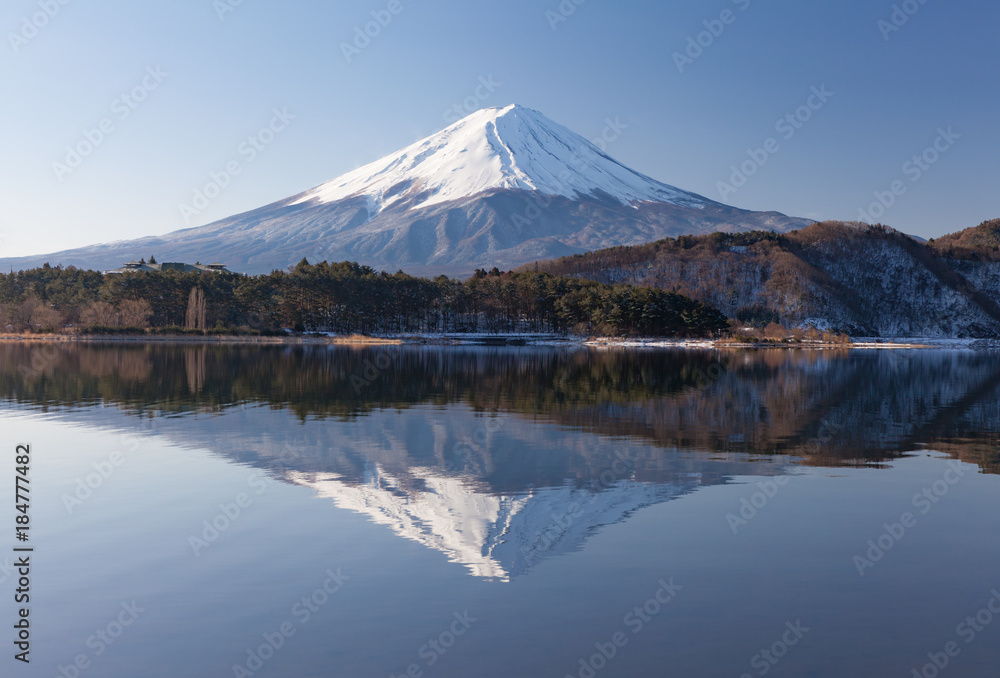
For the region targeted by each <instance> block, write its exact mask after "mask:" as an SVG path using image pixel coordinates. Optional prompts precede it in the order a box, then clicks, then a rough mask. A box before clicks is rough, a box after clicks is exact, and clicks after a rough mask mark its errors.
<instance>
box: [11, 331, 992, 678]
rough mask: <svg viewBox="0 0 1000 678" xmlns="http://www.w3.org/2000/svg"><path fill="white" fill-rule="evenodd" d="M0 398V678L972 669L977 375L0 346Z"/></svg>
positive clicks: (579, 353) (939, 360)
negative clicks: (19, 457)
mask: <svg viewBox="0 0 1000 678" xmlns="http://www.w3.org/2000/svg"><path fill="white" fill-rule="evenodd" d="M0 399H2V403H0V422H2V424H0V425H2V431H3V436H2V440H0V445H3V446H4V447H5V448H6V451H7V453H8V454H7V457H6V458H7V460H8V461H7V468H5V469H4V470H3V474H4V477H5V478H6V480H4V482H3V483H0V501H2V503H3V506H4V510H3V515H4V516H6V517H7V518H6V521H7V523H8V525H9V528H8V530H9V531H8V532H7V539H6V541H5V545H4V546H3V550H2V551H0V565H2V567H0V580H2V581H3V583H2V587H3V591H4V594H3V597H4V605H3V606H2V607H0V610H2V613H3V616H4V618H3V619H2V623H3V624H4V626H5V628H7V629H8V631H7V636H8V641H7V642H6V643H5V647H6V648H7V650H6V651H7V652H9V653H10V656H8V657H5V658H4V660H3V662H4V666H5V667H13V670H8V669H7V668H5V669H4V675H10V676H13V675H24V676H44V677H46V678H55V677H56V676H65V677H66V678H73V677H76V676H83V677H85V678H91V677H97V676H109V677H114V678H126V677H128V678H131V677H134V676H164V677H167V676H169V677H171V678H175V677H177V676H185V677H195V676H206V677H211V676H217V677H219V678H224V677H226V676H282V677H292V676H303V677H306V676H317V677H319V676H323V677H328V676H345V677H348V678H366V677H369V676H371V677H378V678H387V677H389V676H411V677H412V678H424V677H427V678H449V677H462V678H468V677H469V676H477V677H497V678H500V677H503V678H509V677H512V676H518V677H525V678H528V677H535V676H538V677H543V676H549V677H552V678H565V677H566V676H574V677H577V678H598V677H600V678H604V677H608V678H611V677H625V676H628V677H635V676H640V677H645V676H685V677H686V676H691V677H698V678H705V677H712V676H720V677H732V678H745V677H746V676H762V675H770V676H795V677H802V676H817V677H819V676H831V677H833V676H836V677H841V676H900V677H909V676H914V675H916V676H926V677H927V678H931V677H932V676H937V675H939V674H940V675H942V676H948V677H951V676H955V677H958V676H970V677H973V676H974V677H982V676H986V675H995V674H996V670H997V667H998V666H1000V642H998V641H1000V616H998V613H1000V538H998V535H1000V511H998V510H997V508H998V506H1000V501H998V500H1000V476H998V475H997V473H998V472H1000V454H998V447H997V443H998V437H1000V354H997V353H990V352H972V351H947V350H929V351H868V352H865V351H853V352H849V351H793V350H774V351H764V350H761V351H744V352H739V351H732V352H719V351H711V350H590V349H578V348H504V347H384V348H383V347H379V348H369V349H351V348H331V347H326V346H247V345H184V346H177V345H168V344H150V345H144V344H107V345H97V344H94V345H84V344H44V343H34V344H30V343H8V344H5V345H2V346H0ZM18 444H25V445H30V458H31V468H30V487H31V508H30V521H31V522H30V525H31V527H30V541H29V542H27V544H28V545H29V546H30V547H32V548H34V549H35V550H34V551H33V552H32V553H31V574H30V579H31V583H30V587H31V592H30V596H31V599H30V621H31V629H30V642H31V646H30V647H31V654H30V659H31V663H30V664H29V665H22V664H20V663H18V662H15V661H14V660H13V655H14V653H16V652H17V650H16V649H15V648H14V647H13V646H12V645H11V640H14V639H15V637H14V632H13V631H12V630H11V627H12V626H13V625H14V623H15V622H16V621H17V615H18V612H17V610H18V609H20V607H21V606H19V605H15V604H14V602H13V595H14V589H15V587H16V585H17V580H18V575H17V574H16V569H15V568H12V564H13V561H14V557H13V556H14V554H13V552H12V550H11V549H12V548H14V547H16V546H24V543H18V542H16V541H15V539H14V517H15V510H14V508H13V507H12V505H13V504H14V502H15V500H14V482H13V480H12V479H13V477H14V474H15V472H16V471H15V461H14V460H15V447H16V446H17V445H18Z"/></svg>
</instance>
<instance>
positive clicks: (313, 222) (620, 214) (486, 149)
mask: <svg viewBox="0 0 1000 678" xmlns="http://www.w3.org/2000/svg"><path fill="white" fill-rule="evenodd" d="M809 223H810V222H809V221H808V220H805V219H795V218H790V217H786V216H785V215H783V214H779V213H776V212H748V211H745V210H739V209H736V208H733V207H728V206H726V205H722V204H720V203H717V202H714V201H711V200H709V199H707V198H703V197H701V196H699V195H695V194H693V193H689V192H686V191H682V190H680V189H678V188H674V187H673V186H668V185H667V184H664V183H660V182H658V181H656V180H654V179H651V178H649V177H647V176H645V175H643V174H640V173H638V172H636V171H634V170H631V169H629V168H628V167H626V166H624V165H623V164H621V163H619V162H618V161H616V160H614V159H613V158H611V157H610V156H609V155H607V154H606V153H604V152H603V151H602V150H600V149H599V148H598V147H597V146H595V145H594V144H593V143H591V142H589V141H587V140H586V139H585V138H583V137H582V136H580V135H578V134H576V133H574V132H572V131H570V130H569V129H567V128H565V127H563V126H562V125H559V124H557V123H555V122H553V121H551V120H549V119H548V118H546V117H545V116H544V115H542V114H541V113H539V112H537V111H534V110H531V109H528V108H525V107H523V106H518V105H512V106H507V107H505V108H489V109H484V110H481V111H478V112H476V113H473V114H472V115H470V116H468V117H467V118H464V119H463V120H460V121H458V122H457V123H454V124H453V125H451V126H449V127H448V128H446V129H444V130H442V131H441V132H439V133H437V134H434V135H431V136H429V137H427V138H426V139H423V140H422V141H419V142H417V143H415V144H413V145H411V146H409V147H407V148H404V149H403V150H401V151H398V152H397V153H394V154H392V155H389V156H387V157H385V158H383V159H381V160H378V161H376V162H373V163H371V164H369V165H366V166H364V167H361V168H359V169H357V170H354V171H352V172H349V173H347V174H345V175H343V176H341V177H338V178H336V179H334V180H332V181H330V182H327V183H325V184H322V185H320V186H318V187H316V188H314V189H312V190H309V191H306V192H305V193H302V194H299V195H296V196H292V197H290V198H287V199H285V200H281V201H278V202H276V203H273V204H270V205H267V206H264V207H261V208H259V209H256V210H253V211H250V212H246V213H244V214H240V215H237V216H234V217H230V218H228V219H223V220H221V221H217V222H214V223H212V224H208V225H206V226H201V227H198V228H191V229H185V230H181V231H175V232H173V233H169V234H167V235H163V236H156V237H147V238H141V239H138V240H131V241H121V242H115V243H108V244H104V245H95V246H91V247H85V248H80V249H76V250H67V251H63V252H57V253H54V254H49V255H40V256H34V257H21V258H18V259H0V270H2V269H10V268H15V269H16V268H29V267H32V266H38V265H41V264H42V263H46V262H48V263H51V264H53V265H56V264H60V263H61V264H65V265H70V264H72V265H76V266H81V267H89V268H99V269H110V268H117V267H118V266H120V265H121V264H122V263H123V262H125V261H129V260H134V259H138V258H140V257H148V256H150V255H155V256H156V257H157V258H158V259H160V260H161V261H188V262H191V261H203V262H207V261H219V262H222V263H225V264H227V265H228V266H229V267H230V268H231V269H233V270H240V271H244V272H247V273H261V272H268V271H270V270H273V269H276V268H277V269H283V268H285V267H287V266H289V265H291V264H294V263H296V262H298V261H300V260H301V259H302V258H304V257H305V258H308V259H309V260H310V261H318V260H324V259H325V260H328V261H343V260H352V261H358V262H360V263H363V264H368V265H371V266H374V267H376V268H382V269H390V270H393V271H395V270H397V269H400V268H402V269H404V270H406V271H408V272H411V273H416V274H425V275H429V274H440V273H445V274H451V275H461V274H468V273H471V272H472V271H473V270H474V269H476V268H481V267H485V268H490V267H493V266H500V267H501V268H513V267H516V266H518V265H520V264H524V263H528V262H531V261H536V260H539V259H546V258H552V257H557V256H565V255H570V254H577V253H582V252H586V251H589V250H593V249H599V248H603V247H611V246H615V245H632V244H640V243H645V242H650V241H653V240H657V239H660V238H664V237H667V236H676V235H682V234H697V233H707V232H712V231H743V230H757V229H767V230H775V231H787V230H791V229H795V228H800V227H803V226H805V225H808V224H809Z"/></svg>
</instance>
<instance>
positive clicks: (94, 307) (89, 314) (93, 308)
mask: <svg viewBox="0 0 1000 678" xmlns="http://www.w3.org/2000/svg"><path fill="white" fill-rule="evenodd" d="M80 324H81V325H85V326H87V327H118V326H119V325H120V324H121V317H120V316H119V315H118V310H117V309H116V308H115V307H114V306H112V305H111V304H108V303H105V302H103V301H95V302H94V303H92V304H88V305H87V306H85V307H84V309H83V310H82V311H81V312H80Z"/></svg>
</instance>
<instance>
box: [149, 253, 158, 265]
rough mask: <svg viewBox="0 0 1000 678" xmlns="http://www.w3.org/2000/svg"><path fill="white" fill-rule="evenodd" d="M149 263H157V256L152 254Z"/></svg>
mask: <svg viewBox="0 0 1000 678" xmlns="http://www.w3.org/2000/svg"><path fill="white" fill-rule="evenodd" d="M149 263H151V264H155V263H156V257H154V256H152V255H151V256H150V257H149Z"/></svg>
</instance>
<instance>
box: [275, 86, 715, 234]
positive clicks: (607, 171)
mask: <svg viewBox="0 0 1000 678" xmlns="http://www.w3.org/2000/svg"><path fill="white" fill-rule="evenodd" d="M493 189H520V190H528V191H538V192H540V193H543V194H546V195H559V196H563V197H566V198H579V197H585V196H600V195H601V194H602V193H606V194H607V195H609V196H611V197H612V198H614V199H616V200H618V201H619V202H621V203H622V204H625V205H629V204H633V203H637V202H666V203H671V204H674V205H682V206H686V207H703V206H704V205H705V202H706V201H705V200H704V199H702V198H700V197H699V196H697V195H694V194H692V193H686V192H684V191H682V190H680V189H677V188H674V187H672V186H668V185H666V184H662V183H660V182H658V181H655V180H653V179H650V178H649V177H647V176H645V175H642V174H639V173H638V172H635V171H633V170H631V169H629V168H627V167H625V166H624V165H622V164H621V163H619V162H618V161H616V160H614V159H612V158H611V157H609V156H608V155H606V154H605V153H603V152H602V151H601V150H600V149H598V148H597V147H596V146H595V145H594V144H592V143H591V142H589V141H587V140H586V139H584V138H583V137H582V136H580V135H579V134H576V133H575V132H572V131H571V130H569V129H567V128H566V127H563V126H562V125H559V124H558V123H555V122H553V121H552V120H549V119H548V118H546V117H545V116H544V115H542V114H541V113H539V112H538V111H534V110H531V109H530V108H525V107H523V106H518V105H511V106H507V107H506V108H487V109H483V110H480V111H477V112H476V113H473V114H472V115H470V116H468V117H466V118H464V119H462V120H460V121H458V122H457V123H455V124H453V125H452V126H450V127H448V128H447V129H445V130H443V131H441V132H439V133H437V134H434V135H431V136H429V137H427V138H426V139H424V140H422V141H418V142H417V143H415V144H413V145H412V146H409V147H407V148H404V149H403V150H401V151H398V152H396V153H393V154H392V155H389V156H387V157H385V158H382V159H381V160H377V161H375V162H373V163H371V164H369V165H365V166H364V167H361V168H359V169H357V170H354V171H353V172H349V173H348V174H345V175H343V176H341V177H339V178H337V179H334V180H333V181H330V182H328V183H326V184H323V185H322V186H319V187H317V188H315V189H313V190H311V191H308V192H307V193H305V194H303V195H302V196H301V197H300V198H299V199H298V200H297V201H296V203H295V204H302V203H307V202H311V201H317V202H320V203H332V202H336V201H338V200H343V199H344V198H349V197H352V196H359V195H364V196H367V197H368V199H369V211H370V213H371V216H373V217H374V216H375V215H376V214H378V213H379V212H381V211H382V210H384V209H386V208H387V207H389V206H391V205H393V204H395V203H406V204H407V207H411V208H414V209H419V208H421V207H429V206H431V205H437V204H441V203H444V202H449V201H452V200H458V199H461V198H467V197H470V196H474V195H478V194H480V193H482V192H484V191H488V190H493ZM411 203H412V204H411Z"/></svg>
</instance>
